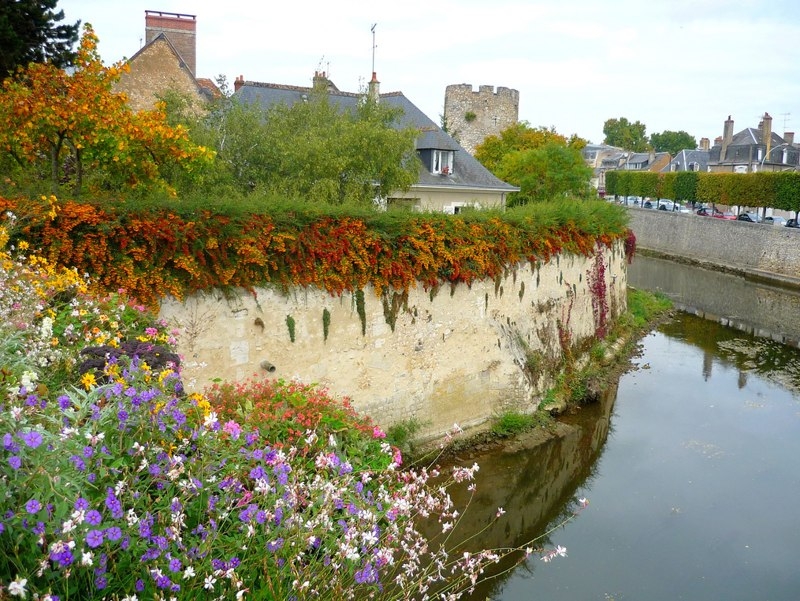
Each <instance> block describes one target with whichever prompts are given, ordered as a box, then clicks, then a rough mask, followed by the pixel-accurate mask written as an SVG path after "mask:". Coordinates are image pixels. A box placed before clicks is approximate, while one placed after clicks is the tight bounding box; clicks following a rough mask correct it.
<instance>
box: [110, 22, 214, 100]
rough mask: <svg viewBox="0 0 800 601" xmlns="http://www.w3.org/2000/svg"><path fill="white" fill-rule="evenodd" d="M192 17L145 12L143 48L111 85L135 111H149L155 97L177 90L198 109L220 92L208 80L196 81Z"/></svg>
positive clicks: (194, 38)
mask: <svg viewBox="0 0 800 601" xmlns="http://www.w3.org/2000/svg"><path fill="white" fill-rule="evenodd" d="M196 31H197V20H196V17H195V15H185V14H179V13H167V12H162V11H152V10H146V11H145V39H146V43H145V45H144V46H143V47H142V48H141V49H140V50H139V51H138V52H137V53H136V54H134V55H133V56H132V57H131V58H130V59H128V66H129V68H130V70H129V72H128V73H123V74H122V75H121V76H120V79H119V81H118V82H117V83H116V85H115V86H114V91H115V92H124V93H125V94H126V95H127V97H128V103H129V104H130V106H131V108H132V109H133V110H135V111H140V110H145V109H151V108H153V107H154V106H155V104H156V102H158V99H159V96H161V95H163V94H164V93H165V92H167V91H170V90H171V91H177V92H179V93H181V94H183V95H185V96H186V97H187V98H190V99H192V100H196V101H197V103H198V104H197V107H198V108H199V107H200V106H202V105H203V104H205V103H206V102H208V101H209V100H211V99H212V98H214V97H216V96H219V95H220V91H219V89H218V88H217V86H216V85H215V84H214V83H213V82H212V81H211V80H210V79H202V78H201V79H198V78H197V77H196V75H195V69H196V55H197V52H196V44H197V35H196Z"/></svg>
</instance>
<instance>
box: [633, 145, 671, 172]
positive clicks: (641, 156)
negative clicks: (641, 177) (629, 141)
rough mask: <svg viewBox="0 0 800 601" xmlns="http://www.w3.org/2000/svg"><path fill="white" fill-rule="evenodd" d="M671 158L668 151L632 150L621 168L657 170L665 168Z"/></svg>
mask: <svg viewBox="0 0 800 601" xmlns="http://www.w3.org/2000/svg"><path fill="white" fill-rule="evenodd" d="M670 160H671V157H670V154H669V153H668V152H654V151H652V150H651V151H650V152H631V153H629V154H628V156H627V157H626V159H625V161H624V162H623V163H622V166H621V167H620V169H624V170H626V171H655V172H656V173H657V172H659V171H661V170H663V169H664V167H666V166H667V165H669V162H670Z"/></svg>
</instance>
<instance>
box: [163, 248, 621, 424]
mask: <svg viewBox="0 0 800 601" xmlns="http://www.w3.org/2000/svg"><path fill="white" fill-rule="evenodd" d="M626 270H627V264H626V258H625V254H624V250H623V246H622V244H621V243H620V244H617V245H616V246H615V247H614V248H612V249H603V251H602V252H600V253H598V254H597V255H596V256H594V257H581V256H572V255H567V256H558V257H555V258H553V259H552V260H551V261H550V262H549V263H547V264H544V265H535V266H532V265H530V264H520V265H517V266H516V267H515V268H514V269H513V270H510V271H509V273H508V274H507V275H506V276H505V277H503V278H500V279H498V280H497V281H491V280H486V281H481V282H477V283H474V284H473V285H472V286H466V285H457V286H453V287H451V286H446V287H442V288H440V289H439V290H437V291H435V292H433V291H429V290H424V289H422V287H417V288H415V289H412V290H409V291H408V293H407V294H406V295H403V294H387V295H383V296H377V295H376V294H375V292H374V291H373V290H372V289H366V290H365V291H364V295H363V303H360V302H359V298H358V296H357V295H355V294H349V293H346V294H343V295H342V296H341V297H331V296H330V295H329V294H327V293H326V292H324V291H320V290H317V289H297V290H292V291H291V292H290V293H288V294H285V293H282V292H280V291H277V290H272V289H266V288H261V289H257V290H256V291H255V294H251V293H248V292H244V291H241V292H238V293H235V294H232V295H230V294H229V295H224V294H223V293H222V292H220V291H212V292H210V293H205V294H201V295H195V296H193V297H191V298H188V299H186V300H185V301H183V302H178V301H176V300H174V299H165V300H164V302H163V304H162V307H161V317H163V318H165V319H166V320H167V321H169V322H171V323H172V324H173V325H174V326H175V327H177V328H178V330H179V331H180V336H179V345H178V351H179V353H180V354H181V355H182V356H183V357H184V364H183V374H184V379H185V381H186V385H187V388H189V389H190V390H200V389H202V388H203V387H204V386H206V385H207V384H209V383H210V381H211V379H212V378H221V379H223V380H228V381H236V380H243V379H246V378H249V377H255V378H265V377H271V378H283V379H286V380H288V379H291V378H297V379H299V380H301V381H303V382H308V383H312V382H313V383H317V384H320V385H322V386H324V387H326V388H328V389H329V390H330V392H331V393H333V394H334V395H335V396H338V397H342V396H344V397H349V398H350V399H351V401H352V403H353V406H354V407H355V408H356V409H357V410H359V411H360V412H363V413H366V414H368V415H370V416H371V417H372V418H373V419H375V420H376V421H377V423H379V424H380V425H382V426H384V427H388V426H390V425H391V424H393V423H397V422H401V421H404V420H410V419H416V420H417V421H418V422H420V423H421V424H422V426H423V429H422V431H421V432H420V433H419V438H420V439H421V440H425V439H427V440H430V439H434V438H437V437H440V436H442V435H443V433H444V432H446V431H447V430H448V429H449V428H450V427H451V426H452V425H453V424H454V423H458V424H459V425H461V427H464V428H470V427H477V426H480V425H482V424H485V423H486V422H487V421H489V420H490V419H491V418H492V417H493V416H495V415H497V414H499V413H501V412H502V411H505V410H508V409H512V408H513V409H515V410H518V411H523V412H531V411H534V410H535V409H536V407H537V406H538V403H539V400H540V399H541V398H542V396H543V395H544V393H545V392H546V390H547V389H548V388H549V387H551V386H552V385H553V382H554V378H555V376H556V375H557V374H558V372H559V371H560V369H561V367H562V366H563V351H562V346H563V341H567V340H568V341H571V343H573V344H574V345H579V344H580V343H581V342H582V341H585V340H586V339H588V338H592V337H593V336H594V335H595V332H596V330H597V326H598V316H599V315H600V312H604V313H603V315H604V317H606V318H607V319H608V320H609V322H611V321H613V320H614V319H615V318H616V317H617V316H618V315H619V314H620V312H622V311H624V310H625V309H626V296H625V294H626V280H627V277H626V273H627V272H626ZM598 274H599V275H600V276H601V278H600V279H597V275H598ZM592 282H594V283H592ZM598 290H600V291H601V294H599V295H598ZM593 298H594V307H593ZM598 303H599V304H598ZM289 324H291V328H290V325H289ZM265 362H266V363H265ZM271 366H272V367H274V371H268V370H267V369H265V368H270V369H271V368H272V367H271Z"/></svg>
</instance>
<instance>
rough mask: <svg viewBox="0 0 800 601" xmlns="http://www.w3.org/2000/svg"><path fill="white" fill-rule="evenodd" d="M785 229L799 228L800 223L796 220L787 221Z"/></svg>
mask: <svg viewBox="0 0 800 601" xmlns="http://www.w3.org/2000/svg"><path fill="white" fill-rule="evenodd" d="M786 227H797V228H800V221H798V220H797V219H789V220H788V221H787V222H786Z"/></svg>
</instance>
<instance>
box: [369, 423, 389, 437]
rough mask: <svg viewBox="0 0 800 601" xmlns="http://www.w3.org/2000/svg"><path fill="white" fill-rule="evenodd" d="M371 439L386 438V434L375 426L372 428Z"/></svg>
mask: <svg viewBox="0 0 800 601" xmlns="http://www.w3.org/2000/svg"><path fill="white" fill-rule="evenodd" d="M372 438H386V432H384V431H383V430H381V429H380V428H379V427H378V426H375V427H374V428H372Z"/></svg>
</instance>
